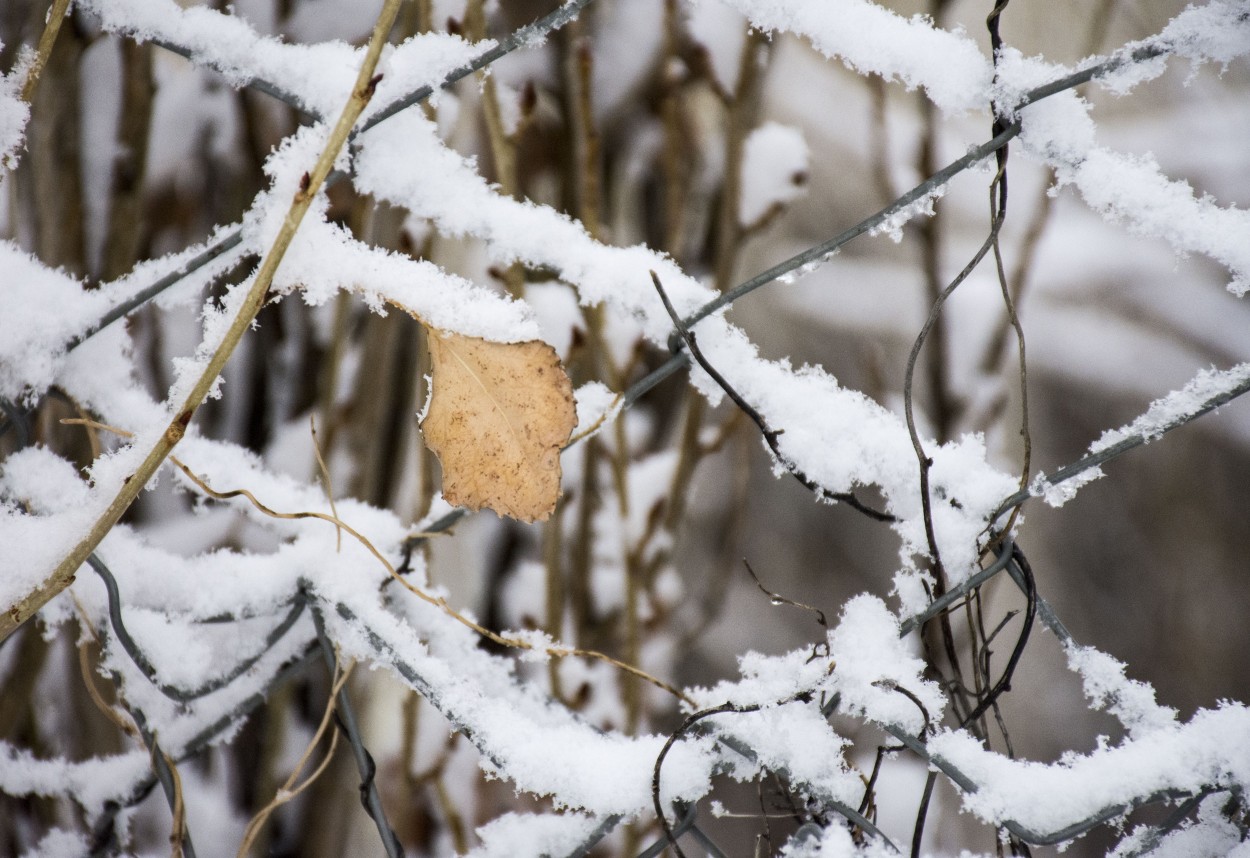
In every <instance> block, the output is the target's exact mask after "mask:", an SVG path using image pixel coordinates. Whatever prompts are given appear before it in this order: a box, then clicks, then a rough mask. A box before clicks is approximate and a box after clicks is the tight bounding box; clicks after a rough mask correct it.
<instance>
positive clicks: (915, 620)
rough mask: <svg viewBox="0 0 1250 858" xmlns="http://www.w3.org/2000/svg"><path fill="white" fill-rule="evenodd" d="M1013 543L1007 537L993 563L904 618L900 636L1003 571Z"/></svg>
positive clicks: (921, 624)
mask: <svg viewBox="0 0 1250 858" xmlns="http://www.w3.org/2000/svg"><path fill="white" fill-rule="evenodd" d="M1013 544H1014V543H1013V541H1012V540H1011V539H1005V540H1004V541H1003V545H1002V547H1001V549H1000V551H999V554H998V556H997V557H995V558H994V562H993V563H991V564H990V565H989V566H987V567H986V568H984V569H982V570H981V571H980V572H978V573H977V574H975V575H973V576H971V577H970V578H968V579H967V580H965V581H963V582H962V583H960V584H959V585H958V586H956V587H952V588H951V589H949V590H947V591H946V592H945V593H944V594H942V595H941V596H939V597H938V598H936V599H934V600H933V601H932V602H930V603H929V607H927V608H925V610H923V611H922V612H920V613H919V614H916V616H914V617H909V618H908V619H906V620H904V621H903V622H902V623H901V624H900V625H899V631H898V636H899V637H906V636H907V635H908V634H909V633H910V632H912V631H913V630H915V629H917V628H919V627H920V626H923V625H924V624H925V623H927V622H929V620H931V619H933V618H934V617H936V616H937V615H938V614H940V613H942V612H943V611H945V610H946V609H947V608H949V607H950V606H951V605H953V604H954V603H955V602H957V601H959V599H961V598H963V597H964V596H965V595H967V594H968V593H970V592H972V591H973V590H975V589H976V588H977V587H980V586H981V585H982V584H984V583H985V582H986V581H988V580H990V579H991V578H993V577H994V576H995V575H997V574H998V573H999V572H1001V571H1003V569H1005V568H1006V567H1007V563H1008V562H1009V561H1010V560H1011V547H1012V545H1013Z"/></svg>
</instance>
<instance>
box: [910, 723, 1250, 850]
mask: <svg viewBox="0 0 1250 858" xmlns="http://www.w3.org/2000/svg"><path fill="white" fill-rule="evenodd" d="M1248 728H1250V711H1247V710H1246V708H1245V707H1243V706H1241V705H1234V704H1229V705H1226V706H1223V707H1221V708H1219V709H1206V710H1200V711H1199V712H1198V713H1196V714H1195V715H1194V717H1193V718H1192V719H1191V720H1190V721H1189V722H1188V723H1186V724H1183V725H1174V726H1172V727H1171V728H1166V729H1157V730H1152V731H1150V732H1147V733H1145V734H1143V735H1141V736H1135V737H1133V738H1132V739H1126V740H1125V741H1124V742H1122V743H1121V744H1120V745H1118V746H1116V747H1101V748H1098V749H1097V750H1095V751H1093V752H1091V753H1089V754H1068V755H1067V756H1065V757H1064V758H1063V759H1062V760H1060V761H1059V762H1058V763H1056V764H1054V765H1045V764H1042V763H1035V762H1029V761H1021V760H1012V759H1009V758H1008V757H1006V756H1004V755H1002V754H997V753H994V752H991V751H986V750H985V749H983V748H982V747H981V746H980V744H979V743H978V742H977V741H976V740H975V739H974V738H972V737H971V736H970V735H968V734H967V733H964V732H960V731H945V732H942V733H940V734H939V735H937V736H935V737H934V738H933V739H931V740H930V742H929V751H930V753H932V754H933V755H934V756H935V757H937V758H940V759H941V760H942V761H944V762H945V763H947V764H950V765H954V766H956V767H957V768H958V769H959V770H960V771H962V772H963V773H964V774H965V775H967V776H968V777H971V778H972V779H973V781H974V782H975V783H976V784H977V785H978V786H977V790H976V791H975V792H965V793H964V796H963V803H964V809H965V810H968V811H970V812H973V813H976V814H977V815H978V816H980V817H981V818H982V819H985V820H987V821H993V822H999V823H1001V822H1003V821H1004V820H1008V819H1010V820H1014V821H1015V822H1017V823H1018V824H1020V825H1022V826H1024V827H1026V828H1028V829H1031V830H1032V831H1034V832H1039V833H1045V832H1051V831H1058V830H1060V829H1062V828H1064V827H1066V826H1069V825H1074V824H1076V823H1079V822H1081V821H1083V820H1085V819H1086V818H1088V817H1090V816H1091V815H1093V814H1094V813H1097V812H1098V811H1100V810H1103V809H1108V808H1114V807H1117V806H1121V805H1125V804H1128V803H1131V802H1133V801H1135V800H1136V799H1138V798H1139V797H1143V796H1148V795H1151V794H1153V793H1156V792H1160V791H1163V790H1172V789H1175V790H1180V791H1184V792H1195V791H1197V790H1199V789H1201V788H1202V787H1203V785H1205V784H1215V785H1220V786H1224V787H1226V788H1227V787H1244V785H1245V784H1246V783H1247V781H1248V780H1250V741H1248V740H1247V738H1246V737H1247V736H1250V730H1248Z"/></svg>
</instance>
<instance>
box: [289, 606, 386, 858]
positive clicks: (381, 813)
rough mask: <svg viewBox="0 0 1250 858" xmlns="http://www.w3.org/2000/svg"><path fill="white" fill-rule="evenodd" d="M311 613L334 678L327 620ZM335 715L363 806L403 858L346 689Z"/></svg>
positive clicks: (318, 611)
mask: <svg viewBox="0 0 1250 858" xmlns="http://www.w3.org/2000/svg"><path fill="white" fill-rule="evenodd" d="M311 609H312V615H313V625H314V626H315V627H316V629H317V643H318V644H320V646H321V654H322V656H323V657H324V658H325V662H326V665H327V666H328V667H329V668H330V674H331V676H333V675H334V670H335V666H336V665H337V664H338V658H337V656H336V655H335V652H334V645H333V644H332V643H330V638H329V637H327V636H326V629H325V620H324V619H323V618H322V616H321V609H320V608H319V607H318V606H317V605H316V604H315V603H314V604H312V605H311ZM334 712H335V720H336V721H337V722H338V725H339V728H340V729H341V730H342V732H343V734H344V735H346V736H347V740H348V742H349V743H350V744H351V747H352V756H353V757H355V759H356V768H357V770H358V771H359V772H360V781H361V783H360V803H361V804H362V805H363V806H364V808H365V811H366V812H367V813H368V814H369V816H370V817H372V818H373V822H374V824H375V825H376V826H377V828H378V836H379V837H381V838H382V847H383V848H384V849H385V850H386V854H387V856H388V858H403V855H404V848H403V847H402V846H401V845H400V844H399V838H398V837H396V836H395V831H394V829H392V828H391V826H390V823H389V822H387V820H386V811H385V810H384V809H383V807H382V796H381V794H380V793H379V792H378V784H377V780H376V779H375V775H376V774H377V765H376V764H375V763H374V762H373V755H372V754H370V753H369V751H368V749H367V748H365V745H364V741H363V740H362V739H361V737H360V729H359V727H357V725H356V714H355V712H354V711H353V710H352V703H351V699H350V698H349V697H348V695H347V686H346V685H344V686H343V687H342V688H340V689H339V692H338V699H337V702H336V703H335V707H334Z"/></svg>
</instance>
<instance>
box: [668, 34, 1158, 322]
mask: <svg viewBox="0 0 1250 858" xmlns="http://www.w3.org/2000/svg"><path fill="white" fill-rule="evenodd" d="M1169 50H1170V48H1169V47H1167V46H1164V45H1161V44H1155V45H1148V46H1145V47H1142V48H1138V49H1137V50H1135V51H1132V52H1131V53H1130V54H1128V56H1125V57H1113V58H1112V59H1109V60H1106V61H1104V62H1101V63H1096V64H1095V65H1093V66H1090V67H1089V68H1086V69H1083V70H1081V71H1078V72H1075V73H1073V74H1070V75H1067V76H1065V77H1062V78H1059V79H1058V80H1054V81H1051V82H1050V83H1048V84H1044V85H1042V86H1039V87H1037V88H1036V89H1032V90H1030V91H1029V92H1027V93H1025V94H1024V96H1022V97H1021V99H1020V101H1019V102H1017V103H1016V104H1015V105H1014V106H1013V107H1012V108H1011V111H1010V112H1011V113H1016V112H1019V111H1020V110H1023V109H1024V108H1025V107H1027V106H1029V105H1030V104H1034V103H1035V102H1038V101H1041V100H1042V99H1044V98H1049V97H1050V96H1052V95H1056V94H1058V93H1060V92H1063V91H1065V90H1069V89H1072V88H1074V87H1077V86H1080V85H1081V84H1083V83H1088V82H1089V81H1090V80H1093V79H1094V78H1097V77H1101V76H1102V75H1105V74H1109V73H1110V72H1113V71H1116V70H1117V69H1120V68H1122V67H1124V66H1125V65H1128V64H1130V63H1135V62H1142V61H1145V60H1149V59H1153V58H1155V57H1159V56H1162V55H1164V54H1166V53H1168V52H1169ZM1021 129H1022V125H1021V123H1020V120H1019V119H1017V120H1016V121H1014V122H1012V123H1011V124H1009V125H1007V126H1006V127H1005V128H1004V129H1003V131H1002V133H1000V134H997V135H995V136H994V137H993V139H991V140H988V141H986V142H985V143H982V144H981V145H980V146H976V147H973V148H972V149H969V150H968V153H967V154H966V155H964V156H963V157H961V158H957V159H956V160H954V161H952V162H951V163H950V164H948V165H946V166H945V167H943V168H942V169H941V170H938V171H937V172H936V173H934V174H933V175H932V176H930V177H929V178H927V179H926V180H925V181H923V182H921V183H920V184H919V185H917V186H916V187H914V188H912V189H911V190H910V191H908V192H907V193H905V194H903V195H902V196H900V197H898V198H897V199H896V200H894V202H892V203H890V204H889V205H888V206H886V207H885V208H883V209H882V210H881V211H879V212H877V213H876V214H874V215H872V216H871V217H869V218H867V219H865V220H862V221H860V222H859V223H857V224H856V225H855V226H853V227H851V228H850V229H848V230H846V231H845V232H843V233H841V234H839V235H837V236H834V237H833V238H831V239H829V240H828V241H826V242H824V243H823V244H818V245H816V246H814V247H810V248H808V249H807V250H805V251H803V252H802V253H799V254H796V255H795V256H792V257H790V258H789V259H787V260H785V261H784V262H780V263H778V264H777V265H774V266H773V267H772V268H769V269H768V270H767V271H763V272H761V273H759V274H757V275H756V276H755V277H752V278H751V279H750V280H748V281H746V282H745V283H742V284H740V285H738V286H735V287H734V288H733V289H730V290H729V291H728V292H725V293H724V294H722V295H719V296H717V297H716V298H715V299H713V300H711V301H709V302H708V303H706V304H704V305H703V306H702V307H700V308H699V309H698V310H696V311H695V312H694V313H692V314H690V315H689V316H687V317H686V318H685V320H684V321H685V323H686V326H687V327H693V326H694V325H695V324H696V323H698V322H699V321H701V320H703V319H705V318H707V317H708V316H710V315H711V314H712V313H715V312H716V311H717V310H719V309H721V308H722V307H727V306H729V305H730V304H732V303H733V302H734V301H737V300H738V299H739V298H741V297H742V296H743V295H746V294H748V293H750V292H754V291H755V290H756V289H758V288H760V287H761V286H765V285H767V284H769V283H771V282H773V281H774V280H776V279H778V278H779V277H781V276H782V275H784V274H788V273H790V272H791V271H794V270H795V269H797V268H802V267H803V266H805V265H807V264H809V263H812V262H817V261H819V260H822V259H824V258H825V257H827V256H830V255H831V254H833V253H834V252H835V251H837V250H838V249H839V248H840V247H842V245H844V244H847V243H848V242H850V241H851V240H852V239H855V238H858V237H859V236H861V235H863V234H864V233H866V232H871V231H872V230H874V229H876V228H877V227H879V226H881V225H882V224H884V223H885V222H886V221H887V220H889V219H890V218H891V217H893V216H895V215H896V214H898V213H899V212H901V211H903V210H904V209H906V208H907V207H908V206H910V205H912V204H914V203H916V202H918V201H920V200H922V199H924V198H925V197H926V196H928V195H929V194H930V193H932V192H933V191H935V190H937V189H938V188H939V187H941V186H942V185H944V184H946V183H947V182H949V181H950V180H951V179H953V178H954V177H955V176H957V175H959V174H960V173H962V172H963V171H964V170H967V169H968V168H969V167H971V166H973V165H974V164H976V163H978V162H980V161H983V160H984V159H985V158H987V157H989V156H990V155H992V154H994V153H995V152H997V151H998V150H999V149H1001V148H1002V147H1004V146H1006V145H1007V144H1008V143H1009V142H1011V140H1013V139H1014V138H1015V137H1017V136H1018V135H1019V134H1020V131H1021Z"/></svg>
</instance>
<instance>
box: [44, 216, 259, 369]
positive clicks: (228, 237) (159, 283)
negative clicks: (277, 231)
mask: <svg viewBox="0 0 1250 858" xmlns="http://www.w3.org/2000/svg"><path fill="white" fill-rule="evenodd" d="M242 243H243V230H242V229H241V228H237V227H236V228H235V229H232V230H230V231H229V232H228V233H226V234H225V235H223V236H222V237H221V238H219V239H217V241H215V242H214V243H213V244H211V245H209V246H208V247H206V248H205V249H204V250H203V251H202V252H201V253H199V254H197V255H195V256H194V257H192V258H191V259H188V260H187V261H186V262H184V263H183V264H182V265H181V266H180V267H178V268H177V269H175V270H173V271H171V272H169V273H168V274H166V275H165V276H163V277H161V278H160V279H158V280H156V281H154V282H153V283H152V284H151V285H150V286H147V287H145V288H144V289H142V290H140V291H139V292H136V293H135V294H134V295H132V296H131V297H130V298H129V299H127V300H125V301H122V302H121V303H120V304H118V305H117V306H116V307H113V308H112V309H111V310H109V311H108V312H107V313H105V314H104V315H103V316H101V317H100V320H99V321H98V322H96V323H95V324H94V325H92V326H91V327H90V328H88V329H87V330H86V331H84V332H83V333H81V334H79V335H78V336H77V337H74V338H73V339H72V340H70V341H69V343H68V344H67V346H66V349H67V350H72V349H75V348H77V347H78V346H79V345H81V344H82V343H83V341H85V340H88V339H90V338H91V337H93V336H95V335H96V334H98V333H99V332H100V331H102V330H104V329H105V328H107V327H108V326H109V325H111V324H113V323H114V322H116V321H117V320H118V319H121V318H123V317H125V316H128V315H130V314H131V313H133V312H134V311H135V310H137V309H138V308H139V307H142V306H143V305H144V304H146V303H147V302H148V301H151V300H152V299H153V298H155V297H156V296H157V295H159V294H161V293H162V292H164V291H165V290H166V289H168V288H169V287H170V286H173V285H174V284H175V283H177V282H178V281H179V280H181V279H183V278H184V277H186V276H188V275H190V274H193V273H194V272H196V271H198V270H200V269H201V268H203V267H204V266H205V265H207V264H208V263H210V262H212V261H213V260H214V259H216V258H217V257H219V256H222V255H223V254H225V253H228V252H229V251H231V250H233V249H234V248H236V247H238V246H239V245H240V244H242Z"/></svg>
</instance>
